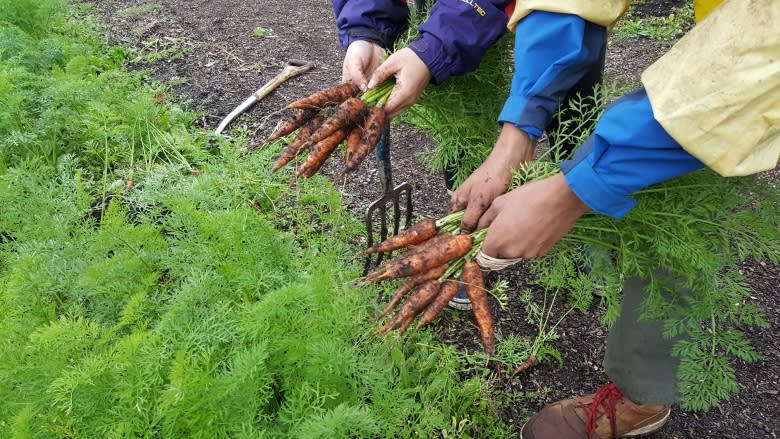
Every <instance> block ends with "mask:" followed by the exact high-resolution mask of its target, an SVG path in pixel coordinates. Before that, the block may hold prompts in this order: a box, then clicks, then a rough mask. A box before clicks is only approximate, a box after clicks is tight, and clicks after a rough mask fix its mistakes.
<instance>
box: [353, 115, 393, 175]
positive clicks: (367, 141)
mask: <svg viewBox="0 0 780 439" xmlns="http://www.w3.org/2000/svg"><path fill="white" fill-rule="evenodd" d="M384 124H385V110H384V109H383V108H382V107H371V108H370V109H369V110H368V114H367V115H366V118H365V121H364V122H363V136H362V137H361V138H360V142H359V143H358V144H357V147H356V148H354V149H353V150H351V151H347V156H346V168H347V171H351V170H353V169H355V168H356V167H358V166H359V165H360V163H362V162H363V160H364V159H365V158H366V157H367V156H368V154H370V153H371V151H373V150H374V149H375V148H376V145H377V144H378V143H379V139H380V138H381V137H382V126H383V125H384Z"/></svg>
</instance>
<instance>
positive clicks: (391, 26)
mask: <svg viewBox="0 0 780 439" xmlns="http://www.w3.org/2000/svg"><path fill="white" fill-rule="evenodd" d="M332 4H333V11H334V13H335V14H336V26H337V28H338V30H339V41H341V46H342V47H343V48H344V49H346V48H347V47H349V45H350V43H352V42H353V41H355V40H366V41H372V42H374V43H377V44H379V45H380V46H382V47H384V48H386V49H387V48H391V47H392V46H393V43H394V41H395V39H396V38H397V37H398V35H399V34H400V33H401V32H402V31H403V30H404V29H405V28H406V26H407V23H408V20H409V8H408V7H407V6H406V2H404V1H400V0H332Z"/></svg>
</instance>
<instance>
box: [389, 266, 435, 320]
mask: <svg viewBox="0 0 780 439" xmlns="http://www.w3.org/2000/svg"><path fill="white" fill-rule="evenodd" d="M445 271H447V264H444V265H441V266H439V267H436V268H434V269H433V270H428V271H425V272H423V273H420V274H418V275H415V276H412V277H411V278H410V279H409V280H408V281H406V283H404V284H403V285H401V286H400V287H399V288H398V289H397V290H395V294H393V297H392V298H391V299H390V303H388V304H387V306H386V307H385V309H383V310H382V312H380V313H379V314H378V315H377V316H376V317H375V318H374V320H379V319H381V318H383V317H384V316H386V315H387V313H389V312H390V311H392V310H393V308H395V307H396V306H398V304H399V303H401V300H402V299H403V298H404V296H406V294H407V293H409V291H412V290H413V289H415V288H417V287H418V286H420V285H422V284H423V283H425V282H428V281H430V280H436V279H438V278H440V277H441V276H442V275H443V274H444V272H445Z"/></svg>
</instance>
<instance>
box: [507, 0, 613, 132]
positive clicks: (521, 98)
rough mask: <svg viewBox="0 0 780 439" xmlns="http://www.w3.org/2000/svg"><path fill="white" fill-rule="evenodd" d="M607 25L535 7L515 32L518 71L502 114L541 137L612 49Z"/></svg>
mask: <svg viewBox="0 0 780 439" xmlns="http://www.w3.org/2000/svg"><path fill="white" fill-rule="evenodd" d="M606 38H607V37H606V29H605V28H604V27H602V26H599V25H596V24H593V23H591V22H588V21H586V20H584V19H582V18H581V17H579V16H576V15H570V14H558V13H552V12H540V11H534V12H532V13H530V14H529V15H527V16H526V17H525V18H523V19H522V20H521V21H520V22H519V23H518V25H517V28H516V30H515V74H514V76H513V78H512V86H511V89H510V93H509V97H508V98H507V100H506V103H505V104H504V108H503V110H502V111H501V114H500V115H499V117H498V120H499V123H502V124H504V123H511V124H512V125H514V126H516V127H517V128H519V129H521V130H523V131H525V132H527V133H528V135H529V136H531V138H532V139H538V138H539V137H541V135H542V133H543V132H544V131H545V129H546V128H547V126H548V125H549V124H550V121H551V120H552V118H553V117H554V115H555V113H556V111H557V109H558V106H559V104H560V103H561V101H563V100H564V98H565V96H566V94H567V92H568V91H569V90H570V89H571V88H572V87H574V86H575V85H576V84H577V83H578V82H579V81H580V80H581V79H582V78H583V77H584V76H585V75H587V74H588V73H589V72H591V71H592V70H593V69H594V68H600V65H601V63H602V60H603V56H604V52H605V49H606V41H607V40H606Z"/></svg>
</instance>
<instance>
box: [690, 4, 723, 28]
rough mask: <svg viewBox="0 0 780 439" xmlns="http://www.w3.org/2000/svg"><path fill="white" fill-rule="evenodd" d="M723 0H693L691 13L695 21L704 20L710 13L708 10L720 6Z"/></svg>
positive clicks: (710, 10)
mask: <svg viewBox="0 0 780 439" xmlns="http://www.w3.org/2000/svg"><path fill="white" fill-rule="evenodd" d="M721 3H723V0H693V13H694V16H695V18H696V22H697V23H698V22H700V21H702V20H704V18H705V17H706V16H708V15H710V12H712V11H714V10H715V8H717V7H718V6H720V4H721Z"/></svg>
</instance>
